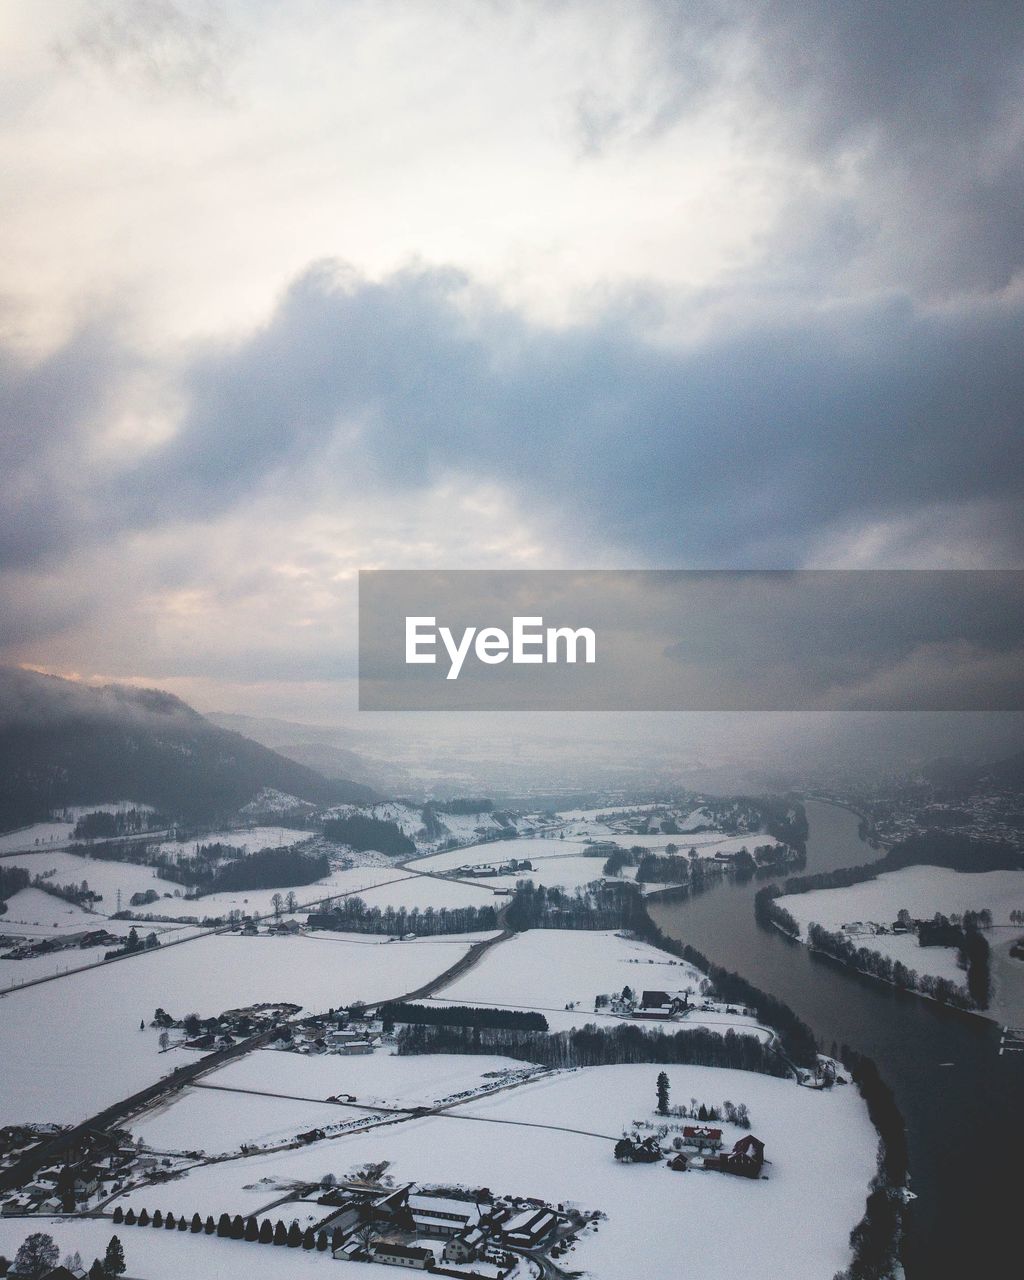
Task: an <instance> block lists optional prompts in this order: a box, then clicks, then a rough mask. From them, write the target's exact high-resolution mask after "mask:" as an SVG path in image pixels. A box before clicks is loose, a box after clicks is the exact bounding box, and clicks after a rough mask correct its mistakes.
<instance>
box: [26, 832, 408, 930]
mask: <svg viewBox="0 0 1024 1280" xmlns="http://www.w3.org/2000/svg"><path fill="white" fill-rule="evenodd" d="M175 847H178V846H175ZM189 847H190V846H189ZM5 861H6V865H8V866H21V867H25V868H26V869H27V870H28V871H29V872H30V873H31V874H32V875H43V874H45V873H46V872H48V871H51V870H52V871H53V872H54V875H53V877H52V878H53V880H54V882H55V883H57V884H81V883H82V881H83V880H85V881H87V882H88V884H89V887H90V888H91V889H92V890H93V891H94V892H96V893H99V894H102V895H103V901H102V902H101V903H100V904H99V908H98V909H99V910H101V911H104V912H110V913H113V912H115V911H116V910H117V894H118V890H120V892H121V903H122V906H123V907H125V908H126V909H128V910H134V911H136V912H137V913H138V914H139V915H143V914H145V913H147V912H151V913H152V914H153V915H158V916H171V917H173V918H175V919H181V918H182V917H186V916H195V917H197V918H198V919H200V920H201V919H203V917H205V916H211V917H212V916H224V915H227V913H228V912H229V911H234V910H238V911H242V912H243V913H247V914H251V913H252V912H255V911H258V912H259V913H260V914H261V915H268V914H269V913H270V912H271V911H273V897H274V895H275V894H276V893H281V894H282V895H284V894H287V892H288V891H287V890H286V889H280V890H279V889H247V890H244V891H240V892H237V893H211V894H207V895H206V896H205V897H202V898H195V899H187V898H185V897H183V896H175V893H176V892H179V891H180V886H178V885H175V884H173V883H172V882H171V881H169V880H161V879H160V877H159V876H158V875H157V874H156V872H155V871H154V869H153V868H152V867H146V866H141V865H140V864H139V863H135V862H108V861H105V860H103V859H100V858H89V857H85V856H80V855H78V854H74V853H60V852H48V853H33V854H32V855H31V856H25V857H20V858H18V857H15V858H10V859H7V860H5ZM406 874H408V873H407V872H403V871H402V870H401V869H400V868H399V867H393V866H369V867H367V866H357V867H349V868H347V869H345V870H340V869H335V870H332V871H331V873H330V875H328V876H326V877H325V878H324V879H323V880H318V881H317V882H316V883H315V884H308V885H300V886H298V887H297V888H296V889H295V896H296V897H297V898H298V900H299V901H300V902H313V901H315V900H317V899H320V898H325V897H327V896H328V895H331V894H341V893H351V892H353V891H354V890H357V889H363V888H371V887H373V886H374V885H379V884H386V883H387V882H388V881H389V880H394V879H397V878H399V877H401V876H403V875H406ZM150 889H152V890H154V891H155V892H156V893H157V894H159V895H160V896H159V899H158V901H156V902H153V903H150V904H149V905H147V906H144V907H136V908H132V907H130V906H129V903H130V900H131V897H132V894H134V893H146V892H147V891H148V890H150ZM165 895H166V896H165ZM92 918H93V919H97V917H95V916H94V917H92ZM97 927H98V926H97Z"/></svg>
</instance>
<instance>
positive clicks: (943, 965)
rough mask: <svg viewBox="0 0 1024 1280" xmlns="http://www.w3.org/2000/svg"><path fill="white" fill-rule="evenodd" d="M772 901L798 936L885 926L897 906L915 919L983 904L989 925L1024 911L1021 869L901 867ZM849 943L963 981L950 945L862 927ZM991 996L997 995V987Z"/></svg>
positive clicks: (920, 970)
mask: <svg viewBox="0 0 1024 1280" xmlns="http://www.w3.org/2000/svg"><path fill="white" fill-rule="evenodd" d="M776 901H777V902H778V904H779V906H780V907H784V908H785V909H786V910H787V911H788V912H789V913H790V915H791V916H792V917H793V918H794V920H796V922H797V923H798V924H799V925H800V930H801V934H802V935H803V936H804V937H806V934H807V926H808V925H809V924H812V923H813V924H820V925H821V926H822V928H825V929H828V930H830V931H831V932H839V931H840V930H841V929H842V927H843V926H844V925H848V924H860V925H862V926H867V925H869V924H883V925H886V926H889V925H891V924H892V922H893V921H894V920H895V919H896V916H897V914H898V913H899V911H900V910H901V908H903V907H906V909H907V910H908V911H909V912H910V914H911V916H913V917H914V919H920V920H926V919H929V918H930V917H932V916H933V915H935V913H936V912H937V911H938V912H941V913H942V914H943V915H947V916H948V915H954V914H956V915H962V914H963V913H964V912H965V911H981V910H983V909H984V908H986V907H987V908H988V909H989V910H990V911H991V912H992V920H993V923H994V924H996V925H1008V924H1009V918H1010V912H1011V911H1014V910H1018V911H1019V910H1022V909H1024V871H981V872H970V873H969V872H962V871H950V870H948V869H947V868H945V867H927V866H921V867H904V868H903V870H902V871H887V872H885V873H884V874H882V875H880V876H878V877H876V879H874V880H866V881H865V882H864V883H863V884H855V885H850V887H849V888H847V889H816V890H814V891H813V892H811V893H797V894H788V895H786V896H784V897H781V898H777V899H776ZM858 934H859V936H858ZM853 941H854V943H855V945H856V946H862V947H866V948H867V949H868V950H869V951H877V952H879V953H880V954H882V955H886V956H890V957H891V958H892V959H893V960H901V961H902V962H903V963H904V964H905V965H906V966H907V967H908V968H909V969H916V970H917V972H918V973H919V974H932V975H933V976H934V977H937V978H948V979H949V980H950V981H951V982H956V983H958V984H959V985H961V986H962V985H963V984H964V980H965V975H964V971H963V970H962V969H960V968H958V967H957V963H956V952H955V951H954V950H953V949H952V948H950V947H920V946H918V944H917V938H916V937H915V936H914V935H913V934H902V935H893V934H873V933H871V932H870V931H869V930H868V929H867V928H864V929H863V930H860V931H858V933H856V934H854V936H853ZM996 994H997V997H998V990H997V993H996Z"/></svg>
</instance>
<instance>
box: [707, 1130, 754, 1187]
mask: <svg viewBox="0 0 1024 1280" xmlns="http://www.w3.org/2000/svg"><path fill="white" fill-rule="evenodd" d="M763 1165H764V1143H763V1142H762V1141H761V1140H760V1139H759V1138H755V1137H754V1135H753V1134H752V1133H748V1134H747V1135H746V1137H743V1138H740V1139H739V1141H738V1142H737V1143H736V1144H735V1145H734V1146H733V1149H732V1150H731V1151H724V1152H722V1153H721V1154H720V1155H717V1156H710V1157H709V1158H708V1159H707V1160H705V1161H704V1168H705V1169H717V1170H718V1172H719V1173H735V1174H737V1175H738V1176H739V1177H741V1178H758V1177H760V1176H761V1168H762V1166H763Z"/></svg>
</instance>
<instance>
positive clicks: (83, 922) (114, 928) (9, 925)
mask: <svg viewBox="0 0 1024 1280" xmlns="http://www.w3.org/2000/svg"><path fill="white" fill-rule="evenodd" d="M131 928H132V923H131V921H130V920H108V919H107V918H106V916H103V915H98V914H97V913H96V912H95V911H86V910H85V909H84V908H83V907H79V906H76V904H75V903H73V902H65V901H64V899H63V898H55V897H54V896H53V894H50V893H44V892H43V890H42V889H35V888H32V887H29V888H28V889H19V890H18V892H17V893H16V894H14V895H13V896H12V897H10V898H8V899H7V911H6V912H5V913H4V914H3V915H2V916H0V933H12V934H18V935H19V936H21V937H24V938H59V937H60V936H61V934H67V933H81V932H82V931H83V930H85V929H106V930H107V931H108V932H109V933H128V931H129V930H130V929H131Z"/></svg>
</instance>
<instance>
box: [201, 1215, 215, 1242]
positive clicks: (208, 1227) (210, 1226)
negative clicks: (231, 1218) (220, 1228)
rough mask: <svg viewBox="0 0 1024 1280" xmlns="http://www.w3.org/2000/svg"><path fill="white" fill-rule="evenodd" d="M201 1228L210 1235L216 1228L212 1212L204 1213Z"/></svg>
mask: <svg viewBox="0 0 1024 1280" xmlns="http://www.w3.org/2000/svg"><path fill="white" fill-rule="evenodd" d="M203 1230H204V1231H205V1232H206V1234H207V1235H208V1236H212V1235H213V1233H214V1232H215V1231H216V1230H217V1224H216V1223H215V1222H214V1220H213V1214H212V1213H208V1214H207V1215H206V1223H205V1225H204V1226H203Z"/></svg>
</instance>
